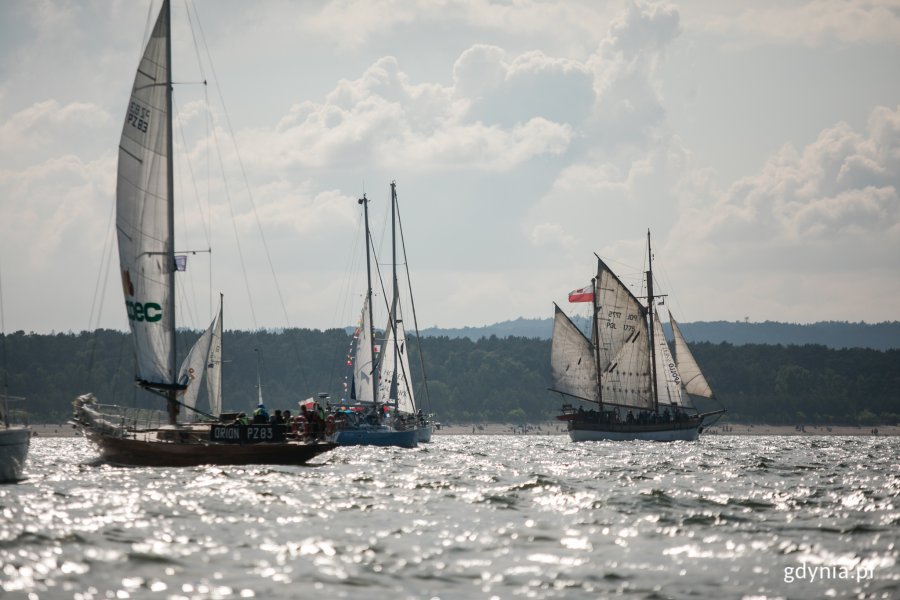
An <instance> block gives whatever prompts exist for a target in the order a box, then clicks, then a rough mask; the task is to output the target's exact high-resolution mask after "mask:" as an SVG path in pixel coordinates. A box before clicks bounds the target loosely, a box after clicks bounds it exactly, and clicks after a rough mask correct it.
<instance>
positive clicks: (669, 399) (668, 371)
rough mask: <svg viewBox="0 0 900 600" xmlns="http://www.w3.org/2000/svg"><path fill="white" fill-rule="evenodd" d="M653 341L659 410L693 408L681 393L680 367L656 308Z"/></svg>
mask: <svg viewBox="0 0 900 600" xmlns="http://www.w3.org/2000/svg"><path fill="white" fill-rule="evenodd" d="M653 339H654V342H655V346H656V347H655V348H654V352H655V353H656V357H655V359H656V394H657V398H658V404H659V410H660V411H662V410H663V407H664V406H666V405H672V404H674V405H675V406H691V402H690V399H689V398H687V397H685V396H684V394H682V393H681V376H680V375H679V374H678V367H677V366H676V365H675V359H673V358H672V351H671V350H670V349H669V343H668V342H667V341H666V335H665V333H663V328H662V322H660V320H659V312H657V310H656V308H655V307H654V309H653Z"/></svg>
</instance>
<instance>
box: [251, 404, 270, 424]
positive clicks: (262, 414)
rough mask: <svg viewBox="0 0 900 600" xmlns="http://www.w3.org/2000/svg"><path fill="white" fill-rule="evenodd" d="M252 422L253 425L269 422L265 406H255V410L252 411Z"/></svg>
mask: <svg viewBox="0 0 900 600" xmlns="http://www.w3.org/2000/svg"><path fill="white" fill-rule="evenodd" d="M253 422H254V423H268V422H269V411H268V410H266V405H265V404H257V405H256V410H254V411H253Z"/></svg>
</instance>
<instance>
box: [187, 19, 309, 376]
mask: <svg viewBox="0 0 900 600" xmlns="http://www.w3.org/2000/svg"><path fill="white" fill-rule="evenodd" d="M194 10H196V7H195V8H194ZM197 28H198V30H199V31H200V39H201V41H202V42H203V45H204V49H205V50H206V56H207V58H208V59H209V69H210V72H211V73H212V74H213V79H214V80H215V81H216V91H217V92H218V96H219V101H220V102H221V103H222V111H223V113H224V115H225V123H226V125H227V126H228V132H229V134H230V136H231V140H232V145H233V146H234V153H235V156H236V158H237V162H238V166H239V167H240V170H241V175H242V176H243V178H244V185H245V186H246V188H247V198H248V199H249V201H250V206H251V208H252V209H253V216H254V217H255V219H256V227H257V229H258V230H259V235H260V238H261V240H262V245H263V249H264V250H265V254H266V260H267V261H268V263H269V270H270V272H271V273H272V279H273V281H274V283H275V291H276V292H277V294H278V301H279V302H280V304H281V311H282V312H283V313H284V320H285V323H286V324H287V327H288V328H291V322H290V318H289V317H288V313H287V306H286V305H285V302H284V294H283V293H282V291H281V286H280V285H279V283H278V277H277V275H276V274H275V266H274V263H273V262H272V254H271V252H270V251H269V244H268V242H267V241H266V236H265V233H264V232H263V229H262V222H261V220H260V218H259V212H258V211H257V209H256V202H255V201H254V200H253V192H252V191H251V189H250V182H249V179H248V178H247V171H246V169H245V168H244V161H243V159H242V158H241V153H240V151H239V150H238V147H237V139H236V137H235V135H234V128H233V127H232V125H231V117H230V116H229V115H228V110H227V109H226V108H225V99H224V97H223V95H222V86H221V85H219V83H218V81H219V78H218V77H217V76H216V69H215V65H213V62H212V56H211V55H210V53H209V47H208V46H207V45H206V36H205V35H204V33H203V26H202V25H201V24H200V21H199V19H198V21H197ZM216 139H217V140H218V137H216ZM220 159H221V157H220ZM235 227H236V225H235ZM242 262H243V259H242ZM242 267H243V265H242ZM245 274H246V270H245ZM247 291H248V293H249V291H250V290H249V283H248V289H247ZM251 310H252V309H251ZM253 319H254V327H256V317H255V316H254V318H253ZM291 342H292V343H291V345H292V346H293V348H294V355H295V357H296V359H297V370H298V372H299V373H300V378H301V380H302V381H303V383H304V385H306V386H307V387H308V386H309V383H308V379H307V377H306V372H305V371H304V369H303V361H302V360H301V359H300V348H299V347H298V345H297V340H296V339H295V338H294V337H293V336H291Z"/></svg>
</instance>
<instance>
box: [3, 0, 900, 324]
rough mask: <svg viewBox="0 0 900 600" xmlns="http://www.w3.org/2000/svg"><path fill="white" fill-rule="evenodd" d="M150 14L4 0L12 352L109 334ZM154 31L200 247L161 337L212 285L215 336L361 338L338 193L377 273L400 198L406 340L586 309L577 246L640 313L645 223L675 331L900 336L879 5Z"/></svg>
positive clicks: (610, 7)
mask: <svg viewBox="0 0 900 600" xmlns="http://www.w3.org/2000/svg"><path fill="white" fill-rule="evenodd" d="M159 5H160V2H159V0H155V1H153V2H149V1H146V2H142V1H138V0H119V1H116V0H97V1H90V0H82V1H74V0H71V1H65V0H5V1H4V2H2V3H0V276H2V293H3V320H4V323H3V326H4V329H5V330H6V331H7V332H12V331H16V330H24V331H26V332H31V331H33V332H37V333H47V332H68V331H72V332H78V331H82V330H86V329H93V328H95V327H98V326H99V327H109V328H115V329H122V330H124V329H126V326H127V325H126V324H127V321H126V316H125V310H124V306H123V298H122V294H121V286H120V285H119V283H118V274H117V268H118V265H117V259H116V255H115V242H114V239H115V237H114V232H113V229H114V227H113V224H112V221H111V215H112V210H113V207H114V203H115V181H116V175H115V174H116V161H117V152H118V150H117V147H118V141H119V135H120V134H121V131H122V124H123V120H124V117H125V109H126V105H127V100H128V95H129V92H130V88H131V84H132V81H133V78H134V72H135V69H136V67H137V63H138V60H139V58H140V55H141V53H142V48H143V44H144V42H145V39H146V35H147V32H148V30H149V28H150V26H151V23H152V20H153V19H155V15H156V13H157V11H158V9H159ZM173 20H174V24H173V28H174V30H173V38H174V50H173V54H174V58H173V61H174V64H175V66H174V69H173V70H174V79H175V81H176V85H175V104H176V107H177V123H176V134H175V137H176V153H177V154H178V158H176V174H177V179H176V185H175V187H176V249H177V250H179V251H186V252H190V251H194V250H205V249H209V248H212V252H211V253H203V252H201V253H197V254H189V261H188V270H187V272H185V273H180V274H179V295H178V308H177V313H178V315H179V316H178V320H179V324H180V325H181V326H185V327H192V328H196V329H199V328H205V326H206V324H207V323H208V321H209V319H210V318H211V317H210V315H211V314H212V311H213V310H214V305H215V303H216V301H217V298H218V294H219V293H220V292H221V293H223V294H224V298H225V300H224V302H225V307H226V308H225V323H226V328H227V329H256V328H281V327H307V328H317V329H325V328H330V327H341V326H345V325H347V324H350V323H352V322H353V321H355V320H356V318H357V316H358V313H359V308H360V306H361V301H362V295H363V294H364V291H365V275H364V271H363V268H364V256H363V252H364V250H363V248H364V246H363V244H362V229H361V219H362V213H361V208H360V205H359V204H358V202H357V199H358V198H360V197H361V196H362V195H363V194H366V196H367V198H368V199H369V200H370V204H369V206H370V213H371V218H370V221H371V226H372V230H373V235H374V237H375V245H376V249H377V252H378V263H379V264H380V266H381V268H382V269H383V270H384V272H385V273H387V272H388V271H389V270H390V262H391V258H390V237H389V230H388V225H389V216H388V210H389V207H390V187H389V186H390V183H391V182H392V181H395V182H396V184H397V193H398V202H399V207H400V214H401V219H402V226H403V236H404V237H403V242H404V244H405V247H406V254H407V258H406V265H407V266H408V269H409V280H410V281H411V282H412V289H413V296H414V298H415V312H416V321H417V323H418V325H419V326H420V327H423V328H424V327H432V326H438V327H462V326H479V325H487V324H491V323H495V322H499V321H504V320H508V319H515V318H517V317H526V318H538V317H551V316H552V314H553V303H554V302H556V303H558V304H560V306H562V307H563V308H564V309H565V310H567V311H570V312H571V311H574V312H578V311H579V308H580V307H578V306H574V305H571V304H568V303H567V301H566V300H567V293H568V292H569V291H571V290H573V289H576V288H580V287H582V286H585V285H587V284H588V283H589V282H590V279H591V277H592V276H593V274H594V271H595V268H596V259H595V257H594V255H595V254H596V255H599V256H600V257H602V258H603V259H604V261H606V262H607V263H608V264H609V265H610V266H611V267H612V268H613V269H614V270H615V271H616V272H617V273H620V274H622V276H623V278H626V279H627V280H628V281H629V282H632V281H633V282H634V285H635V288H634V290H635V293H640V285H639V283H637V282H638V280H639V274H640V273H641V271H642V270H643V269H645V268H646V243H647V231H648V230H649V231H651V234H652V243H653V253H654V274H655V276H656V279H657V282H656V286H655V288H656V291H657V292H662V293H666V294H668V297H667V305H668V307H669V308H670V309H671V310H672V312H673V314H674V315H675V317H676V318H677V319H678V320H680V321H682V322H692V321H712V320H728V321H736V320H745V319H748V320H749V321H751V322H760V321H786V322H798V323H811V322H816V321H831V320H834V321H854V322H856V321H864V322H869V323H872V322H880V321H893V320H898V319H900V301H898V298H900V192H898V188H900V76H898V75H900V71H898V65H900V2H898V1H882V0H866V1H860V2H853V1H838V0H815V1H811V2H802V1H798V2H783V1H768V0H755V1H753V2H718V1H712V0H709V1H707V0H696V1H685V2H650V1H624V2H596V1H590V0H585V1H578V0H566V1H565V2H563V1H555V2H554V1H551V2H544V1H538V0H506V1H494V2H491V1H488V0H441V1H426V0H338V1H332V2H316V1H305V2H290V1H287V0H284V1H277V0H261V1H259V2H252V3H251V2H241V1H238V0H194V2H192V3H190V4H186V3H185V2H184V1H183V0H173ZM204 80H206V81H207V82H208V83H207V85H205V86H204V85H203V84H202V82H203V81H204ZM207 101H208V102H207ZM223 173H224V179H223V176H222V174H223ZM110 257H112V260H110ZM402 277H404V278H405V274H404V275H403V276H402ZM376 289H379V293H378V296H379V298H381V296H382V294H381V292H380V287H379V286H378V285H376ZM407 321H408V315H407Z"/></svg>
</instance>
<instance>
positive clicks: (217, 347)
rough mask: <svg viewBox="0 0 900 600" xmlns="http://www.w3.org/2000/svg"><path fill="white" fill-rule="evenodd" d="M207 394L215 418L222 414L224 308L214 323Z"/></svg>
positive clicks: (208, 366) (208, 362) (207, 367)
mask: <svg viewBox="0 0 900 600" xmlns="http://www.w3.org/2000/svg"><path fill="white" fill-rule="evenodd" d="M206 393H207V396H208V397H209V411H210V413H211V414H212V415H213V416H216V417H218V416H219V415H220V414H222V306H221V305H219V314H218V315H217V316H216V320H215V321H213V328H212V339H211V340H210V342H209V355H208V358H207V361H206Z"/></svg>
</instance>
